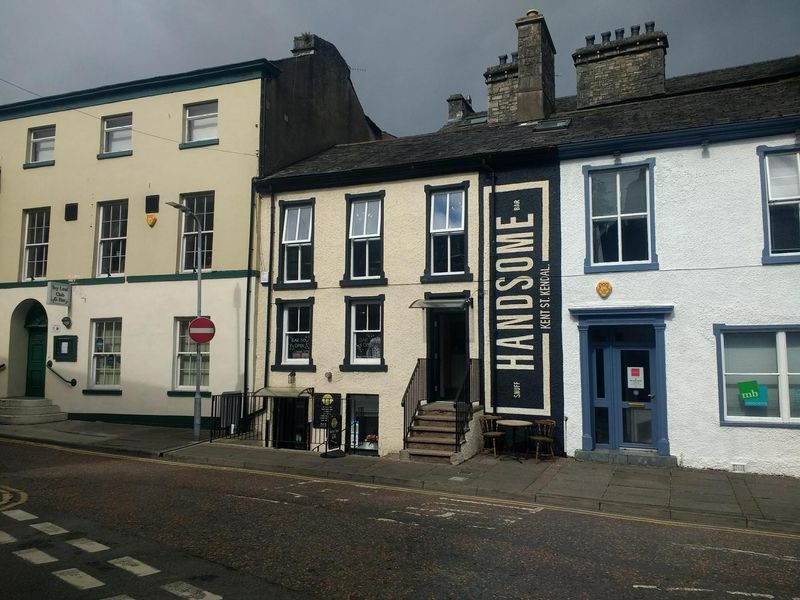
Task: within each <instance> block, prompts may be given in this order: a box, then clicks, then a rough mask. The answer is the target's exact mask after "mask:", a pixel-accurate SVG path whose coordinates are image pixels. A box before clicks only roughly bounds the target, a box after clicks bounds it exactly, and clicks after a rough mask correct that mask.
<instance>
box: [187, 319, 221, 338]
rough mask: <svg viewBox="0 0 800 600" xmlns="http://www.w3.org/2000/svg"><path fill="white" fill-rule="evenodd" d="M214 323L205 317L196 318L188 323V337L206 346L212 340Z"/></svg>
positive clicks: (214, 329) (214, 330)
mask: <svg viewBox="0 0 800 600" xmlns="http://www.w3.org/2000/svg"><path fill="white" fill-rule="evenodd" d="M215 332H216V328H215V327H214V322H213V321H212V320H211V319H207V318H206V317H197V318H196V319H193V320H192V322H191V323H189V337H190V338H192V341H193V342H196V343H198V344H207V343H208V342H210V341H211V340H212V339H213V338H214V333H215Z"/></svg>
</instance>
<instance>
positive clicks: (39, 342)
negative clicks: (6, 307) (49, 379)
mask: <svg viewBox="0 0 800 600" xmlns="http://www.w3.org/2000/svg"><path fill="white" fill-rule="evenodd" d="M25 329H26V330H27V332H28V351H27V361H26V367H25V395H26V396H30V397H33V398H43V397H44V380H45V363H46V360H47V313H46V312H45V310H44V307H43V306H42V305H41V304H39V303H38V302H37V303H36V304H34V305H33V306H31V307H30V309H28V312H27V314H26V315H25Z"/></svg>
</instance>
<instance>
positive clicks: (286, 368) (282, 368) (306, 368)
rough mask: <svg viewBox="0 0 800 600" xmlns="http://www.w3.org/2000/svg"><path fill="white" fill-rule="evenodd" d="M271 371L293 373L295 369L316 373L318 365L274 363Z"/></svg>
mask: <svg viewBox="0 0 800 600" xmlns="http://www.w3.org/2000/svg"><path fill="white" fill-rule="evenodd" d="M269 370H270V371H280V372H283V373H291V372H292V371H294V372H295V373H316V372H317V366H316V365H314V364H311V365H272V366H270V368H269Z"/></svg>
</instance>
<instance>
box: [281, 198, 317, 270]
mask: <svg viewBox="0 0 800 600" xmlns="http://www.w3.org/2000/svg"><path fill="white" fill-rule="evenodd" d="M302 211H308V212H309V219H308V232H304V233H306V234H305V235H303V236H301V235H300V234H301V232H300V215H301V213H302ZM291 212H297V219H296V220H295V228H294V232H289V231H288V229H289V213H291ZM313 235H314V206H313V205H312V204H300V205H297V206H289V205H287V206H284V208H283V233H282V235H281V244H282V245H283V281H284V283H310V282H311V281H312V279H313V277H314V273H313V268H314V266H313V265H314V260H313V252H314V248H313V244H312V238H313ZM295 248H297V252H298V260H297V273H292V274H291V277H290V273H289V252H290V251H293V249H295ZM304 248H305V249H307V250H304ZM303 252H311V253H312V256H311V265H312V266H311V269H312V272H311V273H309V277H308V279H303V278H302V271H303V261H302V256H303Z"/></svg>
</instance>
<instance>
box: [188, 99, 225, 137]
mask: <svg viewBox="0 0 800 600" xmlns="http://www.w3.org/2000/svg"><path fill="white" fill-rule="evenodd" d="M205 106H207V107H208V109H207V110H206V112H203V113H200V114H196V115H189V112H190V110H191V109H193V108H201V107H205ZM183 119H184V141H185V142H186V143H192V142H202V141H205V140H216V139H219V101H218V100H207V101H206V102H196V103H193V104H187V105H185V106H184V107H183ZM203 120H206V121H209V122H211V121H212V120H213V123H214V131H213V135H212V134H207V135H204V136H203V137H197V136H196V133H195V130H194V123H195V122H196V121H203Z"/></svg>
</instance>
